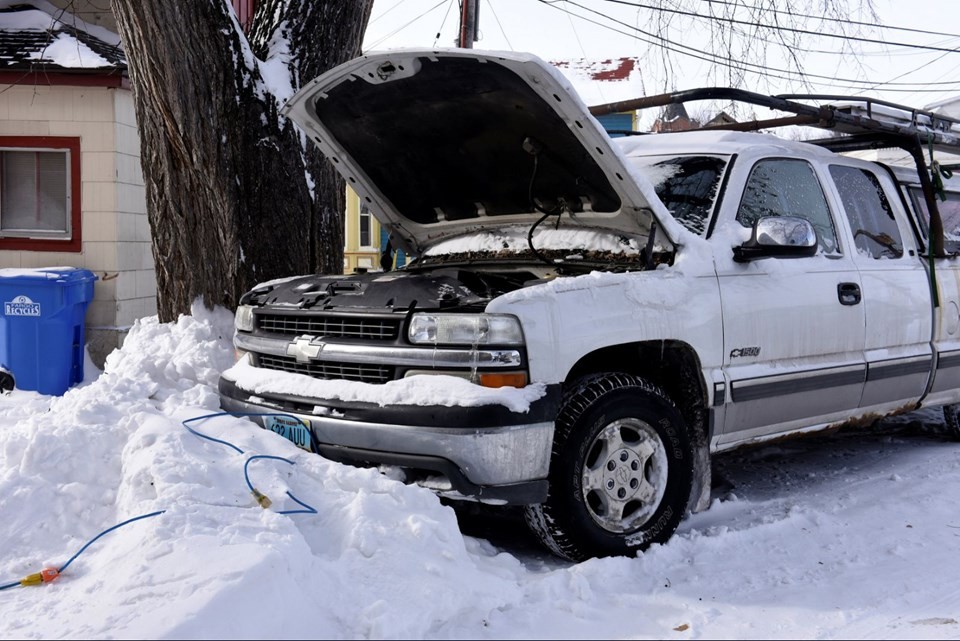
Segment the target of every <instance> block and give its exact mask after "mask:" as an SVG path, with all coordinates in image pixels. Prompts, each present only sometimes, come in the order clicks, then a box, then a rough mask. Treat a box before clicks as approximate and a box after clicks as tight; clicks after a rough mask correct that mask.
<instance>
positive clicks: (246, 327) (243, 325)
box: [233, 305, 253, 332]
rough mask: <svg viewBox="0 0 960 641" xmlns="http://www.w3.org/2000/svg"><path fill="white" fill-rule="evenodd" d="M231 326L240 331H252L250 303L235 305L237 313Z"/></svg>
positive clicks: (251, 308)
mask: <svg viewBox="0 0 960 641" xmlns="http://www.w3.org/2000/svg"><path fill="white" fill-rule="evenodd" d="M233 326H234V327H236V328H237V329H238V330H239V331H241V332H252V331H253V307H251V306H250V305H240V306H239V307H237V315H236V316H234V318H233Z"/></svg>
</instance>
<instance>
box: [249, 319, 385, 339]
mask: <svg viewBox="0 0 960 641" xmlns="http://www.w3.org/2000/svg"><path fill="white" fill-rule="evenodd" d="M400 320H401V319H399V318H364V317H359V316H333V315H328V316H324V315H319V314H311V315H309V316H307V315H289V316H288V315H286V314H256V321H257V327H258V328H259V329H260V330H261V331H264V332H270V333H272V334H285V335H288V336H299V335H301V334H312V335H314V336H329V337H330V338H363V339H366V340H372V341H389V340H395V339H396V338H397V336H399V334H400Z"/></svg>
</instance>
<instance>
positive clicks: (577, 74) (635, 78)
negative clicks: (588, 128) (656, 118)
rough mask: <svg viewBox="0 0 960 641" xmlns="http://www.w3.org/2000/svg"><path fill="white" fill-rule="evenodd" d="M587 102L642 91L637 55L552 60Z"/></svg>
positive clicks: (624, 97) (638, 94) (637, 94)
mask: <svg viewBox="0 0 960 641" xmlns="http://www.w3.org/2000/svg"><path fill="white" fill-rule="evenodd" d="M550 64H552V65H553V66H554V67H556V68H557V69H559V70H560V72H561V73H562V74H563V75H564V76H566V78H567V79H568V80H569V81H570V84H572V85H573V88H574V89H575V90H576V91H577V93H578V94H580V98H581V99H582V100H583V101H584V102H585V103H586V104H587V105H591V106H592V105H602V104H605V103H608V102H619V101H621V100H629V99H631V98H639V97H641V96H644V95H646V91H645V90H644V87H643V76H642V75H641V73H640V59H639V58H631V57H628V58H608V59H606V60H585V59H576V60H552V61H551V62H550Z"/></svg>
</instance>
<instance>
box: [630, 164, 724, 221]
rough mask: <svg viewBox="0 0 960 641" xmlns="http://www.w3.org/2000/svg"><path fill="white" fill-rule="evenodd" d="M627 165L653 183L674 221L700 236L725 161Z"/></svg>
mask: <svg viewBox="0 0 960 641" xmlns="http://www.w3.org/2000/svg"><path fill="white" fill-rule="evenodd" d="M629 160H630V162H631V163H632V164H633V166H634V167H636V168H637V169H639V170H640V173H641V174H643V175H644V176H645V177H646V178H647V180H649V181H650V182H651V183H653V187H654V189H656V191H657V196H659V197H660V200H662V201H663V204H664V205H666V207H667V209H668V210H669V211H670V213H671V214H673V217H674V218H676V219H677V221H678V222H679V223H680V224H681V225H683V226H684V227H686V228H687V229H688V230H690V231H691V232H693V233H694V234H697V235H698V236H703V235H704V232H705V231H706V229H707V226H708V223H709V222H710V215H711V214H712V213H713V205H714V201H715V200H716V198H717V190H718V189H719V187H720V179H721V178H722V177H723V172H724V170H725V169H726V166H727V162H728V159H727V158H724V157H720V156H641V157H636V156H634V157H631V158H629Z"/></svg>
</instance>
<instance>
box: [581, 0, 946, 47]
mask: <svg viewBox="0 0 960 641" xmlns="http://www.w3.org/2000/svg"><path fill="white" fill-rule="evenodd" d="M600 1H601V2H608V3H611V4H619V5H625V6H628V7H636V8H639V9H651V10H654V11H660V12H663V13H672V14H675V15H679V16H688V17H693V18H704V19H706V20H715V21H720V22H728V23H730V24H739V25H746V26H749V27H760V28H766V29H772V30H774V31H785V32H788V33H799V34H805V35H811V36H819V37H822V38H839V39H840V40H848V41H854V42H869V43H873V44H884V45H888V46H893V47H907V48H910V49H926V50H928V51H946V52H948V53H957V52H960V49H946V48H944V47H936V46H933V45H918V44H912V43H909V42H892V41H886V40H874V39H873V38H861V37H859V36H844V35H840V34H836V33H827V32H822V31H810V30H808V29H798V28H796V27H782V26H777V25H770V24H764V23H762V22H750V21H747V20H738V19H737V18H725V17H722V16H708V15H704V14H702V13H695V12H692V11H683V10H682V9H667V8H665V7H661V6H655V5H649V4H643V3H639V2H630V1H629V0H600Z"/></svg>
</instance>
